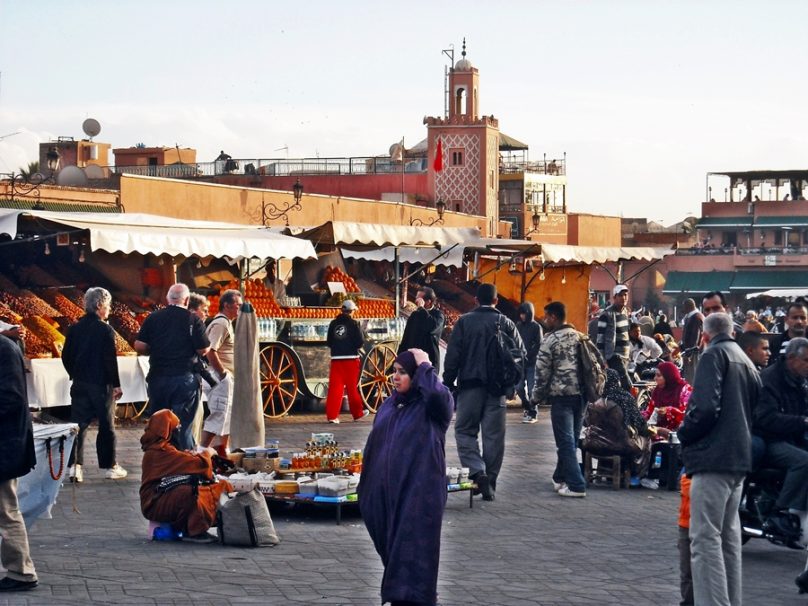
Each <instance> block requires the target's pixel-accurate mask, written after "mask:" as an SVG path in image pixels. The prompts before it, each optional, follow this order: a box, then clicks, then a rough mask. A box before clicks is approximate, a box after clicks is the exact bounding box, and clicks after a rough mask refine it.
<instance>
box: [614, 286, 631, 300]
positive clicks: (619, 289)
mask: <svg viewBox="0 0 808 606" xmlns="http://www.w3.org/2000/svg"><path fill="white" fill-rule="evenodd" d="M622 292H628V286H626V285H625V284H618V285H617V286H615V287H614V288H613V289H612V296H613V297H616V296H617V295H619V294H620V293H622Z"/></svg>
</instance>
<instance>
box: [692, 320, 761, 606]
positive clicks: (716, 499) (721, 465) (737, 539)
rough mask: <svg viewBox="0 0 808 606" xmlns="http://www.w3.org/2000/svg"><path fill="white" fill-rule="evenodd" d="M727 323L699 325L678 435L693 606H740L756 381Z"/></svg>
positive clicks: (709, 322)
mask: <svg viewBox="0 0 808 606" xmlns="http://www.w3.org/2000/svg"><path fill="white" fill-rule="evenodd" d="M732 329H733V326H732V318H731V317H730V316H729V315H727V314H726V313H713V314H710V315H709V316H707V318H705V320H704V336H703V339H704V340H705V341H706V343H707V346H706V348H705V349H704V353H703V354H702V356H701V360H700V361H699V365H698V367H697V368H696V378H695V381H694V385H693V394H692V395H691V396H690V401H689V402H688V405H687V412H686V413H685V419H684V422H683V423H682V426H681V427H680V428H679V431H678V436H679V441H680V442H681V443H682V459H683V460H684V465H685V469H686V470H687V473H688V475H689V476H692V484H691V486H690V541H691V550H692V570H693V589H694V595H695V602H696V604H711V605H714V606H717V605H722V606H730V605H734V604H740V603H741V601H742V600H741V528H740V520H739V518H738V505H739V504H740V500H741V490H742V488H743V480H744V476H745V475H746V473H747V472H748V471H749V470H750V469H751V435H750V432H749V427H750V425H751V420H752V416H751V408H752V404H753V402H755V401H756V400H757V398H758V393H759V391H760V376H759V375H758V371H757V370H756V369H755V366H754V364H752V362H751V360H749V358H747V357H746V354H744V353H743V351H742V350H741V348H740V347H739V346H738V344H737V343H736V342H735V341H733V339H732Z"/></svg>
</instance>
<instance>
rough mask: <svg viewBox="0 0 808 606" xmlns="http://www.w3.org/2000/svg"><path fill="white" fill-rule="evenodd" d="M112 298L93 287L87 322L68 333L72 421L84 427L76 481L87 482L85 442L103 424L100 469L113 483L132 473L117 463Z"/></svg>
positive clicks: (72, 463)
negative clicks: (94, 427)
mask: <svg viewBox="0 0 808 606" xmlns="http://www.w3.org/2000/svg"><path fill="white" fill-rule="evenodd" d="M111 304H112V295H110V294H109V291H108V290H106V289H104V288H89V289H88V290H87V292H86V293H85V295H84V311H85V312H86V313H85V315H84V317H83V318H81V320H79V321H78V323H76V324H75V325H73V326H71V327H70V330H68V331H67V339H66V340H65V346H64V348H63V349H62V365H63V366H64V367H65V370H66V371H67V374H68V375H70V379H71V380H72V381H73V384H72V385H71V386H70V403H71V405H70V420H71V421H73V422H74V423H78V425H79V435H78V436H77V437H76V444H75V446H74V448H73V451H72V452H71V453H70V460H69V462H68V465H69V467H70V472H69V477H70V481H71V482H82V481H83V480H84V472H83V465H84V438H85V436H86V435H87V427H89V426H90V423H91V422H92V420H93V419H98V437H97V438H96V442H95V448H96V451H97V453H98V466H99V467H100V468H101V469H102V470H104V476H105V477H106V478H107V479H110V480H120V479H122V478H125V477H126V475H127V471H126V470H125V469H124V468H123V467H121V466H120V465H118V463H117V462H116V460H115V402H116V401H117V400H118V399H119V398H120V397H121V395H122V394H123V392H122V391H121V381H120V379H119V377H118V358H117V355H116V353H115V334H114V332H113V330H112V327H111V326H110V325H109V324H107V318H108V317H109V310H110V305H111Z"/></svg>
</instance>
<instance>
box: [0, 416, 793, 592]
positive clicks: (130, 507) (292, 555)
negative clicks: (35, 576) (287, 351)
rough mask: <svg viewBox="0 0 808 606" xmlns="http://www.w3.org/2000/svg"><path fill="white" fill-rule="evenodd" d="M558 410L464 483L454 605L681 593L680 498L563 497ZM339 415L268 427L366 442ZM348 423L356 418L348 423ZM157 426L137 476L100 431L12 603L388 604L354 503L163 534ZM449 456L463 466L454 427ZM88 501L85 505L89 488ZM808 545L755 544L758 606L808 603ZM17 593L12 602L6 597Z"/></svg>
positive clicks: (625, 493) (134, 454) (446, 553)
mask: <svg viewBox="0 0 808 606" xmlns="http://www.w3.org/2000/svg"><path fill="white" fill-rule="evenodd" d="M548 416H549V415H548V413H547V411H546V410H542V411H541V412H540V422H539V423H538V424H536V425H523V424H521V422H520V421H521V410H511V411H510V412H509V414H508V426H507V432H508V433H507V437H508V438H507V451H506V457H505V465H504V471H503V474H502V475H501V476H500V481H499V491H498V493H497V500H496V501H495V502H493V503H484V502H482V501H481V500H480V498H479V497H477V498H475V501H474V507H473V509H469V507H468V498H465V497H466V493H460V494H456V495H450V496H449V501H448V505H447V509H446V515H445V518H444V532H443V544H442V548H443V551H442V558H441V570H440V585H439V588H438V589H439V593H440V603H441V604H443V605H444V606H449V605H465V604H486V605H499V604H501V605H513V606H517V605H519V606H521V605H524V604H544V605H547V606H550V605H561V604H598V605H601V604H631V605H633V606H639V605H644V604H671V605H672V604H677V603H678V555H677V551H676V533H677V530H676V519H677V515H676V514H677V506H678V494H677V493H670V492H664V491H650V490H645V489H637V490H630V491H629V490H620V491H613V490H611V489H610V488H607V487H591V488H590V489H589V492H588V495H587V498H586V499H563V498H560V497H558V496H557V495H555V494H554V493H553V491H552V489H551V487H550V474H551V471H552V467H553V465H554V447H553V443H552V432H551V429H550V424H549V419H548ZM343 421H344V422H343V423H342V424H340V425H338V426H335V425H326V424H325V423H324V420H323V419H322V417H320V416H294V417H291V418H289V419H286V420H283V421H280V422H272V423H269V424H268V425H267V437H273V438H278V439H279V440H280V441H281V447H282V449H284V451H286V450H291V449H296V448H299V447H300V446H301V445H303V444H304V443H305V442H306V440H307V439H308V436H309V435H310V433H311V432H313V431H333V432H334V433H335V434H336V436H337V439H338V440H339V442H340V444H341V445H343V446H345V447H348V448H360V447H362V446H363V445H364V441H365V437H366V435H367V433H368V431H369V429H370V420H366V421H362V422H358V423H351V422H349V421H348V417H347V416H346V415H343ZM345 421H348V422H345ZM141 428H142V424H137V423H130V424H129V425H128V426H126V427H124V428H122V429H120V430H119V434H118V436H119V462H120V463H121V464H122V465H123V466H124V467H126V468H127V469H128V470H129V471H130V475H129V477H128V478H126V479H125V480H123V481H117V482H116V481H111V480H103V479H101V474H100V472H99V471H98V469H97V467H96V465H95V457H94V454H93V452H92V451H93V450H94V449H93V448H92V445H93V444H94V442H95V434H94V432H92V431H91V435H90V436H89V440H88V449H87V455H88V456H87V463H88V464H87V465H86V468H85V469H86V471H85V482H84V483H83V484H82V485H80V486H79V487H78V488H77V489H76V490H75V495H74V494H73V489H72V487H71V486H70V485H65V487H64V488H63V489H62V492H61V495H60V498H59V502H58V503H57V504H56V506H55V507H54V510H53V519H52V520H40V521H39V522H37V524H36V525H35V526H34V528H33V529H32V530H31V533H30V540H31V546H32V553H33V558H34V561H35V563H36V566H37V569H38V573H39V576H40V586H39V587H38V588H37V589H36V590H34V591H32V592H28V593H21V594H16V595H12V596H3V597H0V604H5V603H8V604H20V605H22V604H26V605H27V604H31V605H33V604H88V603H93V604H158V605H162V604H165V605H169V604H171V605H174V604H177V605H180V604H198V605H229V604H328V605H337V604H359V605H373V604H379V603H380V598H379V584H380V580H381V574H382V567H381V564H380V562H379V559H378V557H377V555H376V553H375V551H374V550H373V546H372V544H371V542H370V539H369V538H368V535H367V533H366V531H365V528H364V526H363V525H362V521H361V519H360V518H359V517H358V515H357V514H356V513H351V512H350V511H349V512H347V513H346V514H345V516H344V518H343V523H342V525H341V526H337V525H336V524H335V523H334V517H333V514H332V513H331V512H327V511H325V510H317V509H305V508H304V509H300V508H298V509H291V510H289V509H285V508H273V519H274V521H275V525H276V528H277V530H278V532H279V534H280V536H281V540H282V543H281V544H280V545H278V546H277V547H274V548H264V549H247V548H233V547H222V546H219V545H192V544H187V543H160V542H152V541H150V540H148V539H147V537H146V522H145V521H144V520H143V518H142V517H141V515H140V510H139V501H138V487H139V480H140V459H141V456H140V448H139V442H138V439H139V437H140V434H141ZM446 446H447V458H448V462H449V464H450V465H457V464H458V460H457V452H456V450H455V442H454V436H453V429H452V428H450V430H449V434H448V435H447V444H446ZM74 496H75V504H76V507H77V509H78V510H79V511H80V512H81V513H76V512H74V511H73V503H72V501H73V498H74ZM804 564H805V553H804V552H798V551H792V550H789V549H785V548H780V547H775V546H773V545H770V544H769V543H767V542H764V541H761V540H754V541H751V542H750V543H749V544H748V545H747V546H746V547H744V563H743V565H744V575H745V585H744V598H745V603H746V604H747V605H755V606H757V605H768V604H772V605H774V604H800V603H804V602H805V601H806V600H804V599H802V598H799V597H798V596H797V591H796V587H795V586H794V584H793V580H794V577H795V576H796V575H797V574H798V573H799V572H800V571H801V570H802V568H803V566H804ZM4 599H7V601H5V602H4Z"/></svg>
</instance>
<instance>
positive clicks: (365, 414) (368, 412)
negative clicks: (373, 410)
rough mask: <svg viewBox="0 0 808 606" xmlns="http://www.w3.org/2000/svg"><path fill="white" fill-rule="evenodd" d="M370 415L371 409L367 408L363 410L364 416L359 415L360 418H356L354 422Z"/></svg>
mask: <svg viewBox="0 0 808 606" xmlns="http://www.w3.org/2000/svg"><path fill="white" fill-rule="evenodd" d="M369 415H370V411H369V410H368V409H367V408H366V409H365V410H363V411H362V416H361V417H358V418H356V419H354V423H356V422H357V421H361V420H362V419H364V418H365V417H367V416H369Z"/></svg>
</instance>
